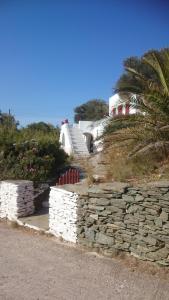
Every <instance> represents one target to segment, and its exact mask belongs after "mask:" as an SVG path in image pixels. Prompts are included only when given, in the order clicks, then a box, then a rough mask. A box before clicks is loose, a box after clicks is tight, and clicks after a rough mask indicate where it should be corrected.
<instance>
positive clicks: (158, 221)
mask: <svg viewBox="0 0 169 300" xmlns="http://www.w3.org/2000/svg"><path fill="white" fill-rule="evenodd" d="M154 222H155V225H156V226H157V227H162V226H163V221H162V220H161V219H160V218H157V219H155V221H154Z"/></svg>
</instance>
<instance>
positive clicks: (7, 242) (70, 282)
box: [0, 223, 169, 300]
mask: <svg viewBox="0 0 169 300" xmlns="http://www.w3.org/2000/svg"><path fill="white" fill-rule="evenodd" d="M0 299H1V300H32V299H33V300H38V299H39V300H43V299H52V300H53V299H54V300H55V299H59V300H95V299H97V300H100V299H103V300H108V299H111V300H123V299H124V300H157V299H158V300H163V299H164V300H167V299H169V280H168V281H167V280H163V279H162V278H161V277H160V276H159V275H158V274H156V275H154V276H153V275H149V274H146V273H143V272H140V271H139V270H135V271H134V272H133V271H132V269H130V268H128V267H126V266H125V265H124V263H123V262H122V261H118V260H116V259H114V260H110V259H105V258H100V257H97V256H94V255H92V254H89V253H84V252H83V251H81V250H79V249H76V248H73V247H68V246H66V245H63V244H59V243H58V242H56V240H55V239H53V238H48V237H46V236H42V235H37V234H33V233H31V232H25V231H24V230H21V229H17V228H10V227H8V226H7V225H6V224H4V223H0Z"/></svg>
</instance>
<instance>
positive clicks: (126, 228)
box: [50, 181, 169, 265]
mask: <svg viewBox="0 0 169 300" xmlns="http://www.w3.org/2000/svg"><path fill="white" fill-rule="evenodd" d="M63 189H65V192H64V193H63ZM59 190H60V191H62V192H59ZM58 192H59V193H60V196H59V197H58V195H57V194H58ZM66 193H67V194H66ZM63 194H64V197H63V198H64V199H62V196H63ZM52 195H53V196H52V197H54V198H55V200H54V199H53V200H52V201H51V207H53V203H54V201H55V203H57V207H58V208H56V210H53V209H52V210H51V212H52V213H53V216H52V218H53V220H54V218H55V220H56V221H52V222H53V225H52V226H53V228H54V227H55V232H56V233H57V234H58V235H61V231H62V228H64V226H65V228H64V230H63V233H62V236H63V238H65V239H67V240H68V235H69V232H70V233H71V225H72V224H73V231H74V233H75V236H76V238H74V239H69V240H71V241H74V242H77V243H79V244H81V245H85V246H88V247H92V248H95V249H97V250H98V251H100V252H101V253H103V254H105V255H108V256H113V255H114V254H116V253H117V252H119V251H125V252H128V253H130V254H132V255H134V256H136V257H139V258H141V259H143V260H150V261H155V262H158V263H159V264H162V265H169V182H168V181H165V182H156V183H150V184H146V185H140V186H137V187H132V186H129V185H127V184H124V183H117V182H115V183H105V184H99V185H95V186H93V187H90V188H88V187H85V186H83V185H80V184H77V185H65V186H63V187H62V189H57V190H56V189H55V194H52ZM56 198H57V200H56ZM60 201H61V202H62V204H59V203H60ZM71 202H72V204H71ZM55 205H56V204H55ZM59 205H61V206H60V208H59ZM67 209H68V211H69V218H70V216H71V215H72V213H73V211H74V214H73V215H74V219H73V222H72V223H71V222H68V221H67V220H68V219H66V218H65V216H66V211H67ZM59 211H60V216H59V218H58V217H57V214H58V212H59ZM70 211H71V213H70ZM50 214H51V213H50ZM76 214H77V217H75V215H76ZM50 218H51V216H50ZM62 218H63V220H64V221H63V220H62ZM70 219H71V218H70ZM59 224H60V226H61V227H60V232H58V229H57V228H58V226H59ZM66 224H67V225H68V231H67V234H65V233H64V231H65V230H67V229H66V227H67V225H66Z"/></svg>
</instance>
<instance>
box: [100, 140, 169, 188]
mask: <svg viewBox="0 0 169 300" xmlns="http://www.w3.org/2000/svg"><path fill="white" fill-rule="evenodd" d="M107 146H108V145H107ZM128 152H129V146H128V145H127V146H123V147H120V146H117V145H114V146H112V145H109V146H108V147H107V148H106V150H105V151H104V155H105V161H106V168H107V180H108V181H111V180H116V181H127V182H133V183H138V182H147V181H153V180H159V179H164V178H165V179H168V178H169V158H168V159H165V160H161V157H159V156H158V155H157V154H156V153H150V154H147V155H143V156H139V157H133V158H129V157H128Z"/></svg>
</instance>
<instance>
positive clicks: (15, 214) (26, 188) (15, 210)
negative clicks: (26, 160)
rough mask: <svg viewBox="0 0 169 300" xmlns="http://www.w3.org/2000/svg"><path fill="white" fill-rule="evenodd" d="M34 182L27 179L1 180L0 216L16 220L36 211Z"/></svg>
mask: <svg viewBox="0 0 169 300" xmlns="http://www.w3.org/2000/svg"><path fill="white" fill-rule="evenodd" d="M33 199H34V191H33V183H32V182H31V181H27V180H13V181H12V180H11V181H10V180H8V181H1V182H0V218H7V219H10V220H16V219H17V218H19V217H24V216H29V215H31V214H33V212H34V202H33Z"/></svg>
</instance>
